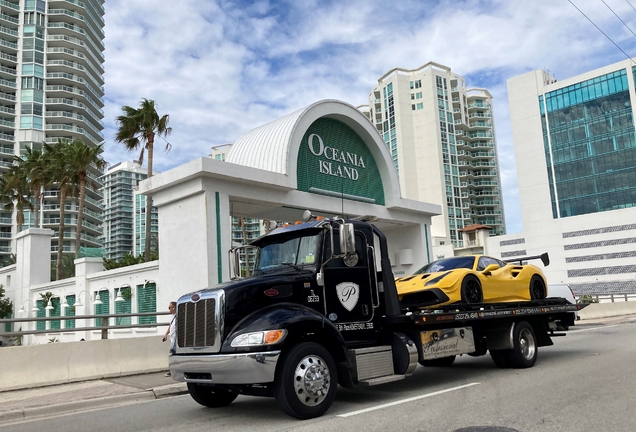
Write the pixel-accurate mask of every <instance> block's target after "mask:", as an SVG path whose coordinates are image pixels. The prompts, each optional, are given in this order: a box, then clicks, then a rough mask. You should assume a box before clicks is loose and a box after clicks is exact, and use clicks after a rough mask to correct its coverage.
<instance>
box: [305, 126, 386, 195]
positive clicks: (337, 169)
mask: <svg viewBox="0 0 636 432" xmlns="http://www.w3.org/2000/svg"><path fill="white" fill-rule="evenodd" d="M296 173H297V176H298V185H297V188H298V190H299V191H304V192H312V193H317V194H322V195H329V196H334V197H341V196H343V195H344V198H345V199H351V200H356V201H363V202H368V203H372V204H379V205H384V188H383V187H382V179H381V178H380V172H379V170H378V166H377V164H376V163H375V159H373V156H372V155H371V152H370V151H369V148H368V147H367V145H366V144H365V142H364V141H363V140H362V138H360V136H359V135H358V134H357V133H355V132H354V131H353V129H351V128H350V127H349V126H347V125H346V124H344V123H342V122H340V121H338V120H334V119H328V118H321V119H318V120H316V121H315V122H314V123H312V125H311V126H310V127H309V128H308V129H307V132H305V136H303V139H302V142H301V143H300V150H299V151H298V160H297V161H296Z"/></svg>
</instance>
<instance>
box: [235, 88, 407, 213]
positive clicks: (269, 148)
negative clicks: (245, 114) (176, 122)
mask: <svg viewBox="0 0 636 432" xmlns="http://www.w3.org/2000/svg"><path fill="white" fill-rule="evenodd" d="M319 119H333V120H337V121H339V122H341V123H343V124H345V125H346V126H348V128H350V129H351V130H352V131H353V132H354V133H355V134H356V135H357V136H358V137H359V138H360V140H362V142H364V144H365V145H366V147H367V149H368V151H369V152H370V154H371V155H372V156H373V159H374V160H375V164H376V165H377V171H378V173H379V175H380V177H381V182H382V188H383V190H384V197H385V205H391V204H392V203H394V202H395V200H399V199H400V191H399V183H398V178H397V173H396V170H395V167H394V165H393V161H392V159H391V155H390V154H389V151H388V149H387V147H386V145H385V144H384V142H383V141H382V138H381V136H380V134H379V133H378V131H377V129H376V128H375V126H373V125H372V124H371V122H370V121H369V120H368V119H367V118H366V117H365V116H364V114H362V113H361V112H360V111H358V110H357V109H356V108H355V107H353V106H352V105H349V104H347V103H345V102H342V101H337V100H322V101H319V102H316V103H314V104H312V105H309V106H308V107H306V108H303V109H300V110H298V111H295V112H293V113H291V114H288V115H286V116H284V117H281V118H279V119H277V120H274V121H272V122H270V123H267V124H265V125H263V126H260V127H258V128H256V129H253V130H252V131H250V132H248V133H246V134H245V135H243V136H242V137H241V138H240V139H239V140H238V141H237V142H236V143H235V144H234V145H233V146H232V148H231V149H230V152H229V153H228V155H227V157H226V162H231V163H234V164H238V165H244V166H249V167H252V168H258V169H262V170H266V171H272V172H276V173H280V174H284V175H286V176H288V177H289V178H290V180H291V183H292V184H298V182H297V180H298V179H297V170H296V167H297V163H298V156H299V150H300V146H301V143H302V142H303V138H304V137H305V135H306V133H307V131H308V130H309V129H310V127H311V126H312V125H313V124H314V123H315V122H316V121H317V120H319Z"/></svg>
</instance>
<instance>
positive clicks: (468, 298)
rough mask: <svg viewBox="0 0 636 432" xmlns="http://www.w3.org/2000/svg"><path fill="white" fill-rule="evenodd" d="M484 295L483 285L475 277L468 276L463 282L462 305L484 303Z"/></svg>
mask: <svg viewBox="0 0 636 432" xmlns="http://www.w3.org/2000/svg"><path fill="white" fill-rule="evenodd" d="M483 302H484V293H483V291H482V290H481V283H479V279H477V278H476V277H475V276H472V275H468V276H466V277H465V278H464V280H463V281H462V303H470V304H473V303H483Z"/></svg>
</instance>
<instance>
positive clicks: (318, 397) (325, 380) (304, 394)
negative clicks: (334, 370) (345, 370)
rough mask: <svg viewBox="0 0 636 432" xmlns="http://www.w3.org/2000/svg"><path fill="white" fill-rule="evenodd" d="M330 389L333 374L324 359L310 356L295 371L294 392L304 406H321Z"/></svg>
mask: <svg viewBox="0 0 636 432" xmlns="http://www.w3.org/2000/svg"><path fill="white" fill-rule="evenodd" d="M330 387H331V374H330V373H329V368H328V367H327V363H325V361H324V360H323V359H322V358H320V357H319V356H317V355H309V356H307V357H305V358H303V359H302V360H301V361H300V362H299V363H298V366H296V370H295V371H294V390H295V391H296V396H297V397H298V399H299V400H300V401H301V402H302V403H303V404H304V405H307V406H316V405H319V404H320V403H321V402H322V401H323V400H325V398H326V397H327V393H328V392H329V388H330Z"/></svg>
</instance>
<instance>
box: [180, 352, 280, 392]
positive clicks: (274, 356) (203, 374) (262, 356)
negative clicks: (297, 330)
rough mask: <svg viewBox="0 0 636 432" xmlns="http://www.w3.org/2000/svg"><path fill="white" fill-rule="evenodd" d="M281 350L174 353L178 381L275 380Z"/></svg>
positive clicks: (236, 381)
mask: <svg viewBox="0 0 636 432" xmlns="http://www.w3.org/2000/svg"><path fill="white" fill-rule="evenodd" d="M279 357H280V351H268V352H259V353H246V354H203V355H174V354H173V355H171V356H170V357H169V359H170V375H171V376H172V378H173V379H174V380H176V381H182V382H193V383H204V384H261V383H270V382H273V381H274V374H275V373H276V363H277V362H278V358H279Z"/></svg>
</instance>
